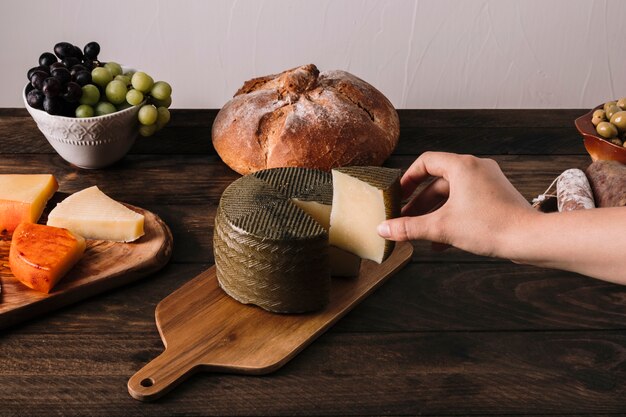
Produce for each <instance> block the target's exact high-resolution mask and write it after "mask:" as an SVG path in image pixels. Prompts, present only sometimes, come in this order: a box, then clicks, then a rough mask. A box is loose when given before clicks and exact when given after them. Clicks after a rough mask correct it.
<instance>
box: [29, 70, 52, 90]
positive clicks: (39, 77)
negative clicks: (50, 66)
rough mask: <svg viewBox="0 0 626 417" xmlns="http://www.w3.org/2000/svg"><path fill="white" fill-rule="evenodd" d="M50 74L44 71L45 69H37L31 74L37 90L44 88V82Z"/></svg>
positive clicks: (31, 81) (31, 80)
mask: <svg viewBox="0 0 626 417" xmlns="http://www.w3.org/2000/svg"><path fill="white" fill-rule="evenodd" d="M49 76H50V75H49V74H47V73H45V72H43V71H35V72H33V74H32V75H31V76H30V83H31V85H32V86H33V87H35V88H36V89H37V90H41V89H42V88H43V82H44V80H45V79H46V78H48V77H49Z"/></svg>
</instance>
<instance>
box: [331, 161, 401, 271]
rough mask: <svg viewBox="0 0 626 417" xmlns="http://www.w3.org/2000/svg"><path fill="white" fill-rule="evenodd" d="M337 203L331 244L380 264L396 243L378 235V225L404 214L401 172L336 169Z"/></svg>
mask: <svg viewBox="0 0 626 417" xmlns="http://www.w3.org/2000/svg"><path fill="white" fill-rule="evenodd" d="M332 176H333V203H332V212H331V217H330V231H329V238H330V244H331V245H334V246H337V247H339V248H341V249H344V250H346V251H348V252H351V253H354V254H356V255H358V256H360V257H361V258H364V259H369V260H372V261H374V262H377V263H381V262H383V261H384V260H385V259H387V257H389V255H390V254H391V252H392V251H393V248H394V242H393V241H389V240H386V239H384V238H382V237H380V236H379V235H378V232H377V226H378V225H379V224H380V223H381V222H383V221H385V220H388V219H391V218H394V217H397V216H398V215H399V214H400V199H401V189H400V170H397V169H390V168H381V167H344V168H337V169H333V170H332Z"/></svg>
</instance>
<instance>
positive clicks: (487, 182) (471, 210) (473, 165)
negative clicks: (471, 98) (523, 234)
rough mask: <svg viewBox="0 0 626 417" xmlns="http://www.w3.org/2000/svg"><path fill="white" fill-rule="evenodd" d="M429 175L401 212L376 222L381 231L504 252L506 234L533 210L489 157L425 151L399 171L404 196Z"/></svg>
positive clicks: (386, 235) (480, 250) (496, 253)
mask: <svg viewBox="0 0 626 417" xmlns="http://www.w3.org/2000/svg"><path fill="white" fill-rule="evenodd" d="M430 177H435V179H434V180H433V182H432V183H430V184H429V185H428V186H426V187H425V188H424V189H423V190H422V191H421V192H420V193H418V194H417V195H415V196H413V197H412V198H411V199H410V200H409V201H408V203H407V204H406V205H405V206H404V207H403V208H402V217H399V218H397V219H392V220H387V221H385V222H383V223H381V224H380V225H379V226H378V233H379V234H380V235H381V236H382V237H384V238H387V239H390V240H397V241H403V240H416V239H425V240H430V241H432V242H439V243H443V244H448V245H452V246H455V247H457V248H460V249H463V250H466V251H469V252H473V253H476V254H480V255H486V256H500V257H507V253H506V249H505V248H506V245H507V240H508V239H509V237H510V234H511V233H513V232H514V231H515V230H516V228H518V227H524V224H526V223H525V222H527V221H529V217H531V216H533V215H536V214H537V213H536V211H535V210H533V209H532V207H531V206H530V204H529V203H528V202H527V201H526V200H525V199H524V197H523V196H522V195H521V194H520V193H519V192H518V191H517V190H516V189H515V187H513V185H512V184H511V183H510V182H509V181H508V179H507V178H506V177H505V176H504V174H503V173H502V171H501V170H500V167H499V166H498V164H497V163H496V162H495V161H494V160H492V159H480V158H476V157H474V156H470V155H457V154H452V153H443V152H425V153H424V154H422V155H421V156H420V157H419V158H417V159H416V160H415V162H414V163H413V164H412V165H411V166H410V167H409V169H408V170H407V171H406V173H405V174H404V176H403V177H402V180H401V186H402V190H403V194H404V198H408V197H410V196H411V195H412V194H413V193H414V191H415V190H416V188H417V187H418V185H419V184H421V183H423V182H424V181H426V180H428V179H429V178H430Z"/></svg>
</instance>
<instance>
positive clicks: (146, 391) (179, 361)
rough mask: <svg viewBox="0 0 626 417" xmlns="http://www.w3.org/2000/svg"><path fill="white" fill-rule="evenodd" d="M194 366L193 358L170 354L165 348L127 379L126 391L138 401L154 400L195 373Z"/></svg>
mask: <svg viewBox="0 0 626 417" xmlns="http://www.w3.org/2000/svg"><path fill="white" fill-rule="evenodd" d="M196 368H197V363H195V362H194V361H193V358H190V357H185V356H184V355H174V354H170V353H169V351H168V349H165V350H164V351H163V353H161V354H160V355H159V356H157V357H156V358H154V359H153V360H152V361H151V362H149V363H148V364H147V365H146V366H144V367H143V368H141V369H140V370H139V371H138V372H137V373H136V374H135V375H133V376H132V377H131V378H130V379H129V380H128V393H129V394H130V395H131V396H132V397H133V398H135V399H137V400H139V401H152V400H156V399H158V398H160V397H161V396H162V395H164V394H166V393H167V392H169V391H170V390H171V389H172V388H174V387H175V386H177V385H178V384H180V383H181V382H183V381H184V380H185V379H187V378H188V377H189V376H191V375H192V374H193V373H195V370H196Z"/></svg>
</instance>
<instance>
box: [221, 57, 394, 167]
mask: <svg viewBox="0 0 626 417" xmlns="http://www.w3.org/2000/svg"><path fill="white" fill-rule="evenodd" d="M399 135H400V124H399V121H398V114H397V112H396V110H395V109H394V108H393V105H392V104H391V103H390V102H389V100H387V98H386V97H385V96H384V95H383V94H382V93H381V92H380V91H378V90H376V89H375V88H374V87H372V86H371V85H370V84H368V83H366V82H365V81H363V80H361V79H360V78H357V77H355V76H354V75H352V74H350V73H347V72H345V71H338V70H337V71H324V72H321V73H320V72H319V70H318V69H317V68H316V67H315V65H312V64H310V65H304V66H301V67H298V68H293V69H290V70H287V71H284V72H282V73H280V74H275V75H268V76H265V77H260V78H255V79H252V80H249V81H246V82H245V83H244V85H243V87H241V88H240V89H239V91H237V93H236V94H235V96H234V97H233V99H232V100H230V101H229V102H228V103H226V104H225V105H224V107H223V108H222V109H221V110H220V112H219V113H218V114H217V117H216V118H215V122H214V123H213V130H212V136H213V146H214V147H215V150H216V151H217V153H218V154H219V155H220V157H221V158H222V160H223V161H224V162H225V163H226V164H227V165H228V166H229V167H231V168H232V169H233V170H235V171H237V172H238V173H240V174H249V173H251V172H255V171H258V170H260V169H266V168H276V167H286V166H297V167H307V168H318V169H323V170H330V169H331V168H334V167H338V166H347V165H381V164H382V163H383V162H384V161H385V159H387V158H388V157H389V155H390V154H391V152H392V151H393V149H394V148H395V146H396V144H397V143H398V137H399Z"/></svg>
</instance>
